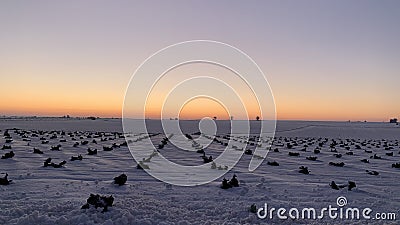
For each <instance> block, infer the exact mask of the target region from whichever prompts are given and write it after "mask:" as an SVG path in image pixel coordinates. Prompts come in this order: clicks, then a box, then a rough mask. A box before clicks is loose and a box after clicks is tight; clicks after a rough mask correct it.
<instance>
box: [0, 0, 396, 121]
mask: <svg viewBox="0 0 400 225" xmlns="http://www.w3.org/2000/svg"><path fill="white" fill-rule="evenodd" d="M399 24H400V1H364V0H363V1H361V0H360V1H232V0H229V1H217V2H216V1H94V0H86V1H40V0H39V1H18V0H17V1H14V0H12V1H11V0H10V1H4V0H3V1H1V2H0V32H1V35H0V75H1V78H0V82H1V83H0V84H1V88H0V96H1V97H0V115H51V116H59V115H65V114H70V115H72V116H88V115H96V116H107V117H111V116H114V117H119V116H121V111H122V103H123V99H124V93H125V89H126V87H127V85H128V82H129V79H130V77H131V75H132V74H133V72H134V71H135V69H136V68H137V67H138V66H139V65H140V64H141V62H142V61H144V60H145V59H146V58H147V57H149V56H150V55H151V54H153V53H154V52H156V51H158V50H160V49H161V48H164V47H166V46H168V45H171V44H174V43H177V42H181V41H187V40H193V39H210V40H216V41H221V42H224V43H228V44H230V45H233V46H235V47H237V48H239V49H241V50H243V51H244V52H246V53H247V54H248V55H249V56H251V57H252V58H253V59H254V60H255V61H256V62H257V63H258V65H259V66H260V68H261V69H262V70H263V72H264V73H265V74H266V77H267V79H268V81H269V83H270V85H271V88H272V91H273V93H274V96H275V101H276V107H277V116H278V119H295V120H297V119H300V120H368V121H383V120H388V118H390V117H399V116H400V104H399V102H400V95H399V93H400V92H399V90H400V41H399V40H400V26H399ZM203 102H207V101H203ZM213 104H215V103H210V106H211V107H212V106H213ZM190 105H193V107H195V105H196V104H188V107H189V106H190ZM190 111H191V110H188V108H186V109H185V110H183V112H187V113H189V112H190ZM196 112H197V114H196V115H193V117H197V116H205V115H206V114H205V113H204V112H199V110H196ZM186 117H190V115H189V114H187V116H186Z"/></svg>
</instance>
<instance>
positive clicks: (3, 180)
mask: <svg viewBox="0 0 400 225" xmlns="http://www.w3.org/2000/svg"><path fill="white" fill-rule="evenodd" d="M10 183H11V180H9V179H8V173H6V175H5V176H4V177H3V178H0V185H9V184H10Z"/></svg>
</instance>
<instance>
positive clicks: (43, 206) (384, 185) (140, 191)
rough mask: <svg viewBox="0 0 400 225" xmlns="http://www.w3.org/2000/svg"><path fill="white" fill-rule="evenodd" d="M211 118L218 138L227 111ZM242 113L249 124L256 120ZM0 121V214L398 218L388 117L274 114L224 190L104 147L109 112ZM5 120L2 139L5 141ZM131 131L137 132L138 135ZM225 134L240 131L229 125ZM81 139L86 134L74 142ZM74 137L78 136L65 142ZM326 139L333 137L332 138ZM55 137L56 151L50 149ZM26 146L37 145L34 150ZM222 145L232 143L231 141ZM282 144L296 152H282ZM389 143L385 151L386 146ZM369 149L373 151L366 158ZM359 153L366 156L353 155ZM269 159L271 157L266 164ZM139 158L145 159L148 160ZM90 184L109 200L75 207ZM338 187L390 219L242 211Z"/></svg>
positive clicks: (64, 218)
mask: <svg viewBox="0 0 400 225" xmlns="http://www.w3.org/2000/svg"><path fill="white" fill-rule="evenodd" d="M217 123H218V128H221V131H220V130H218V133H217V135H218V137H217V139H218V140H220V141H222V142H223V143H224V142H227V140H226V139H224V138H223V136H224V135H226V134H227V133H226V132H227V130H228V129H227V126H228V125H227V124H229V123H228V121H217ZM251 123H252V127H257V124H256V123H257V122H256V121H252V122H251ZM148 125H149V131H150V132H151V133H161V132H162V131H161V129H160V127H159V125H158V121H149V122H148ZM181 126H182V129H183V131H184V133H190V134H192V133H194V132H196V131H198V121H181ZM228 127H229V126H228ZM0 130H1V131H0V148H1V146H3V145H10V146H11V147H12V149H4V150H0V153H1V155H4V154H5V153H7V152H9V151H11V150H12V151H13V152H14V153H15V156H14V157H13V158H11V159H0V173H2V174H0V177H3V176H4V175H5V173H8V179H11V180H12V183H11V184H10V185H0V224H143V225H144V224H278V223H279V224H398V220H399V219H400V218H398V217H400V214H399V208H400V185H399V181H400V179H399V178H400V169H399V168H392V164H394V163H400V154H399V153H400V146H399V141H400V126H398V125H395V124H389V123H356V122H354V123H353V122H352V123H349V122H303V121H278V124H277V132H276V135H275V140H274V143H273V146H272V150H271V151H270V152H269V153H268V155H267V158H266V159H265V160H264V162H263V163H262V165H261V166H260V167H259V168H258V169H257V170H255V171H254V172H249V171H248V165H249V161H250V159H251V157H252V156H251V155H243V156H242V158H241V160H240V161H239V162H238V164H237V165H236V166H235V167H234V168H233V169H232V170H231V171H229V172H228V173H227V174H226V175H225V177H226V178H228V179H230V178H231V177H232V176H233V174H236V175H237V176H238V179H239V181H240V186H239V187H236V188H230V189H227V190H223V189H221V188H220V184H221V181H222V178H223V177H221V178H220V179H217V180H215V181H213V182H211V183H208V184H205V185H201V186H195V187H179V186H174V185H168V184H165V183H163V182H161V181H158V180H156V179H154V178H153V177H151V176H150V175H148V174H147V173H146V172H145V171H144V170H140V169H137V168H136V166H137V163H136V162H135V161H134V159H133V157H132V155H131V154H130V152H129V149H128V147H126V146H120V147H114V148H113V150H112V151H104V150H103V146H112V145H113V144H114V143H115V144H116V145H121V144H123V143H124V142H125V138H124V136H123V135H122V124H121V121H120V120H117V119H109V120H106V119H98V120H93V121H92V120H75V119H69V120H67V119H54V118H52V119H13V120H10V119H0ZM6 130H8V133H9V134H10V136H11V138H12V142H11V143H6V140H7V139H6V138H5V137H4V133H5V131H6ZM62 131H64V132H65V133H62ZM253 133H254V135H255V132H253ZM132 135H133V137H134V138H137V139H139V140H138V141H140V138H141V137H146V136H145V135H144V134H132ZM252 135H253V134H252ZM164 137H165V135H164V134H160V135H156V136H154V137H152V141H153V143H154V144H155V145H157V144H158V143H160V141H161V140H162V138H164ZM194 137H196V136H194ZM172 138H174V137H172ZM231 138H232V139H234V140H236V141H240V140H241V139H240V137H238V136H235V135H232V137H231ZM8 139H10V138H8ZM41 139H42V140H41ZM102 139H103V140H102ZM45 140H47V141H49V142H48V143H45V142H46V141H45ZM93 140H96V142H97V143H93ZM43 141H45V142H43ZM84 141H88V144H84V145H82V142H84ZM187 141H188V142H189V141H190V140H187ZM75 142H78V143H79V145H77V146H75V147H74V146H73V145H74V143H75ZM249 143H255V144H257V143H256V142H255V141H250V142H249ZM288 143H289V145H290V147H288ZM332 143H336V145H335V146H334V147H333V148H331V144H332ZM58 144H60V145H61V148H60V151H52V150H50V149H51V146H55V145H58ZM261 144H263V143H262V142H261ZM320 145H321V146H320ZM357 145H358V146H359V147H357ZM33 148H38V149H40V150H41V151H43V152H44V154H34V153H33ZM88 148H91V149H97V150H98V154H97V155H87V149H88ZM224 148H225V146H224V145H221V144H220V143H217V142H213V143H212V144H211V145H210V146H208V147H207V148H205V151H206V154H207V155H212V156H213V157H217V156H218V155H219V154H220V153H221V151H223V149H224ZM252 148H254V146H251V145H249V146H248V149H252ZM304 148H305V151H303V150H304ZM274 149H278V150H277V151H276V152H275V151H273V150H274ZM315 149H320V153H319V154H315V153H314V150H315ZM333 149H335V150H336V152H333ZM228 150H232V151H237V150H234V149H233V148H232V146H228ZM289 152H297V153H299V154H300V155H299V156H289V155H288V153H289ZM348 152H353V155H349V154H346V153H348ZM391 152H393V156H389V155H390V153H391ZM160 153H161V154H162V155H163V156H165V157H166V158H168V159H170V160H172V161H176V162H179V163H182V164H187V165H200V164H202V163H203V162H202V159H201V158H200V157H199V156H201V154H199V153H196V151H182V150H179V149H177V148H176V147H174V146H173V145H172V144H171V143H168V144H167V145H165V147H164V148H163V149H160ZM386 153H389V155H386ZM78 154H81V155H82V156H83V160H82V161H79V160H78V161H70V158H71V156H77V155H78ZM335 154H341V155H342V156H341V157H340V158H338V157H337V156H335ZM374 154H376V155H377V156H380V157H381V158H382V159H374V158H370V157H371V156H373V155H374ZM309 156H316V157H317V159H316V161H311V160H307V159H306V157H309ZM49 157H51V158H52V159H53V162H55V163H58V162H61V161H63V160H66V161H67V163H66V165H65V166H64V167H62V168H51V167H43V162H44V160H46V159H47V158H49ZM156 157H157V156H156ZM362 159H368V160H369V163H364V162H361V160H362ZM273 161H276V162H278V163H279V166H270V165H268V164H267V162H273ZM329 162H334V163H339V162H343V163H344V166H343V167H336V166H332V165H329ZM148 165H149V166H150V168H151V166H152V162H149V163H148ZM300 166H306V167H308V169H309V170H310V174H302V173H299V167H300ZM210 170H211V168H210ZM366 170H369V171H371V170H374V171H378V172H379V175H376V176H375V175H370V174H368V173H367V172H366ZM121 173H125V174H126V175H127V176H128V181H127V183H126V184H125V185H123V186H118V185H115V184H113V178H114V177H116V176H118V175H120V174H121ZM331 181H335V182H336V183H337V184H346V183H347V182H348V181H354V182H356V185H357V187H356V188H354V189H353V190H351V191H349V190H347V188H343V189H340V190H334V189H332V188H331V187H330V186H329V184H330V182H331ZM90 193H94V194H102V195H113V196H114V198H115V201H114V205H113V207H111V208H109V211H108V212H104V213H102V212H101V210H100V209H98V210H96V209H94V208H90V209H86V210H84V209H81V206H82V205H83V204H85V203H86V199H87V198H88V197H89V194H90ZM339 196H344V197H346V198H347V201H348V203H347V206H348V207H358V208H360V209H362V208H365V207H369V208H371V209H372V210H373V213H372V214H371V216H372V217H373V216H374V215H375V213H376V212H383V213H392V212H393V213H396V220H394V221H393V220H373V219H371V220H365V219H360V220H345V219H343V220H341V219H330V218H329V217H328V216H325V217H324V218H323V219H321V220H319V219H316V220H313V219H298V220H292V219H286V220H281V219H279V218H277V216H276V215H275V216H274V218H273V219H272V220H271V219H268V218H266V219H259V218H257V215H256V214H254V213H252V212H250V211H249V208H250V206H251V205H252V204H255V205H256V206H257V207H263V206H264V203H268V206H269V207H275V208H279V207H284V208H286V209H288V210H289V209H290V208H292V207H297V208H299V209H301V208H304V207H313V208H315V209H317V210H319V209H321V208H324V207H328V206H329V205H332V206H334V207H336V206H337V204H336V199H337V198H338V197H339Z"/></svg>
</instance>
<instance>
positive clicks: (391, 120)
mask: <svg viewBox="0 0 400 225" xmlns="http://www.w3.org/2000/svg"><path fill="white" fill-rule="evenodd" d="M389 123H397V118H393V119H390V121H389Z"/></svg>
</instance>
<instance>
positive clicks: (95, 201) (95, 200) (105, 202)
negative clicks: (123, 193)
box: [81, 194, 114, 212]
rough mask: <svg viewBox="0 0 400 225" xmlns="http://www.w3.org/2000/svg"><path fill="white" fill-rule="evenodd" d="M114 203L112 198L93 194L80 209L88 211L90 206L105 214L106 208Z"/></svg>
mask: <svg viewBox="0 0 400 225" xmlns="http://www.w3.org/2000/svg"><path fill="white" fill-rule="evenodd" d="M113 203H114V197H113V196H112V195H110V196H109V197H107V196H100V195H98V194H97V195H95V194H90V197H89V198H88V199H87V200H86V204H84V205H83V206H82V207H81V209H89V208H90V206H91V205H92V206H94V207H95V208H96V209H97V208H103V211H102V212H107V211H108V207H110V206H112V205H113Z"/></svg>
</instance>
